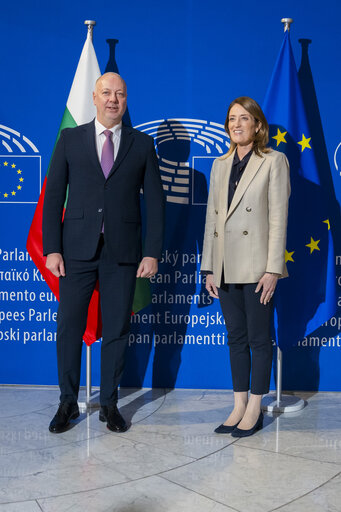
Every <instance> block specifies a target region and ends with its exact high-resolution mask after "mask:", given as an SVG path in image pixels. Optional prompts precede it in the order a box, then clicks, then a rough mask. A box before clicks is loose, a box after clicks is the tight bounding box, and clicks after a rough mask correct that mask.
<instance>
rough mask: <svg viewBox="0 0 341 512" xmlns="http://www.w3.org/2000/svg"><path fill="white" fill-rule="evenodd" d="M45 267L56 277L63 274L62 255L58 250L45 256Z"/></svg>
mask: <svg viewBox="0 0 341 512" xmlns="http://www.w3.org/2000/svg"><path fill="white" fill-rule="evenodd" d="M45 266H46V268H47V269H48V270H49V271H50V272H52V274H53V275H54V276H56V277H64V276H65V267H64V260H63V256H62V255H61V254H60V253H59V252H51V253H50V254H48V255H47V257H46V263H45Z"/></svg>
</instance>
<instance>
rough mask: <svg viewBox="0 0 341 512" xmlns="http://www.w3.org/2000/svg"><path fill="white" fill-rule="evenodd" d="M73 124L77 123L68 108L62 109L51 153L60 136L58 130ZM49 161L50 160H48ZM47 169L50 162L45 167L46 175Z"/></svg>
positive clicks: (72, 126) (73, 125)
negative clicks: (61, 116) (60, 120)
mask: <svg viewBox="0 0 341 512" xmlns="http://www.w3.org/2000/svg"><path fill="white" fill-rule="evenodd" d="M75 126H77V123H76V121H75V120H74V118H73V117H72V115H71V114H70V112H69V109H68V108H67V107H66V108H65V110H64V114H63V118H62V122H61V123H60V126H59V130H58V134H57V138H56V142H55V143H54V147H53V151H52V155H53V153H54V150H55V148H56V144H57V142H58V139H59V137H60V132H61V131H62V130H64V128H74V127H75ZM50 163H51V161H50ZM49 170H50V164H49V166H48V169H47V172H46V176H47V175H48V173H49Z"/></svg>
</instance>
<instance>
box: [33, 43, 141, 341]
mask: <svg viewBox="0 0 341 512" xmlns="http://www.w3.org/2000/svg"><path fill="white" fill-rule="evenodd" d="M110 41H116V40H110ZM113 55H114V54H112V52H111V53H110V58H109V62H108V66H107V69H106V71H114V72H118V70H117V65H116V69H110V67H111V66H110V64H111V62H112V57H113ZM108 67H109V69H108ZM100 75H101V72H100V69H99V66H98V62H97V57H96V54H95V50H94V47H93V44H92V40H91V36H90V34H89V33H88V36H87V39H86V41H85V44H84V47H83V51H82V54H81V56H80V59H79V63H78V66H77V70H76V73H75V76H74V79H73V83H72V87H71V91H70V94H69V97H68V100H67V103H66V108H65V112H64V115H63V119H62V122H61V125H60V128H59V131H58V135H57V139H56V143H57V141H58V139H59V136H60V132H61V130H63V129H64V128H73V127H75V126H78V125H80V124H84V123H88V122H90V121H91V120H92V119H93V118H94V117H95V116H96V108H95V106H94V104H93V101H92V92H93V90H94V87H95V82H96V80H97V78H98V77H99V76H100ZM126 114H127V115H128V116H129V114H128V112H127V113H126ZM127 115H126V116H125V117H126V124H130V118H129V117H128V120H127ZM127 121H128V122H127ZM47 174H48V171H47V173H46V176H47ZM45 187H46V178H45V180H44V183H43V187H42V190H41V193H40V197H39V201H38V204H37V208H36V211H35V213H34V216H33V220H32V224H31V227H30V231H29V234H28V238H27V243H26V248H27V250H28V252H29V254H30V256H31V258H32V260H33V262H34V263H35V265H36V267H37V268H38V269H39V271H40V273H41V275H42V276H43V277H44V279H45V281H46V283H47V285H48V286H49V288H50V289H51V291H52V292H53V293H54V295H55V296H56V297H57V299H58V300H59V279H58V278H57V277H55V276H54V275H53V274H52V273H51V272H50V271H49V270H47V268H46V267H45V261H46V258H45V257H44V256H43V237H42V219H43V204H44V197H45ZM150 302H151V293H150V287H149V280H148V279H141V278H140V279H137V281H136V290H135V296H134V303H133V313H137V312H138V311H140V310H141V309H142V308H144V307H146V306H148V304H150ZM101 335H102V320H101V309H100V297H99V289H98V283H97V284H96V287H95V290H94V292H93V294H92V298H91V301H90V304H89V309H88V320H87V325H86V330H85V333H84V335H83V340H84V341H85V343H86V344H87V345H91V344H92V343H94V342H95V341H96V340H98V339H99V338H100V337H101Z"/></svg>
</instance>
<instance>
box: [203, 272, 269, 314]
mask: <svg viewBox="0 0 341 512" xmlns="http://www.w3.org/2000/svg"><path fill="white" fill-rule="evenodd" d="M278 278H279V275H278V274H270V273H269V272H265V274H264V276H263V277H261V279H260V280H259V281H258V284H257V288H256V289H255V293H258V292H259V291H260V290H261V289H262V288H263V290H262V294H261V296H260V303H261V304H264V306H265V305H266V304H268V302H270V300H271V299H272V296H273V294H274V291H275V288H276V285H277V281H278ZM206 287H207V286H206Z"/></svg>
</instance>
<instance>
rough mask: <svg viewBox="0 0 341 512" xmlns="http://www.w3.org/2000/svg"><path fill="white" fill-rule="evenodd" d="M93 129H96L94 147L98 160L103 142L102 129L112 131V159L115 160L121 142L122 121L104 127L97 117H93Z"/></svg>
mask: <svg viewBox="0 0 341 512" xmlns="http://www.w3.org/2000/svg"><path fill="white" fill-rule="evenodd" d="M95 130H96V149H97V155H98V160H99V161H101V156H102V149H103V144H104V142H105V139H106V137H105V135H104V133H103V132H104V130H110V131H111V132H112V142H113V144H114V161H115V160H116V157H117V153H118V149H119V147H120V142H121V133H122V122H121V123H119V124H116V125H115V126H113V127H112V128H106V127H105V126H103V125H102V124H101V123H100V122H99V121H98V119H97V117H96V119H95Z"/></svg>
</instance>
